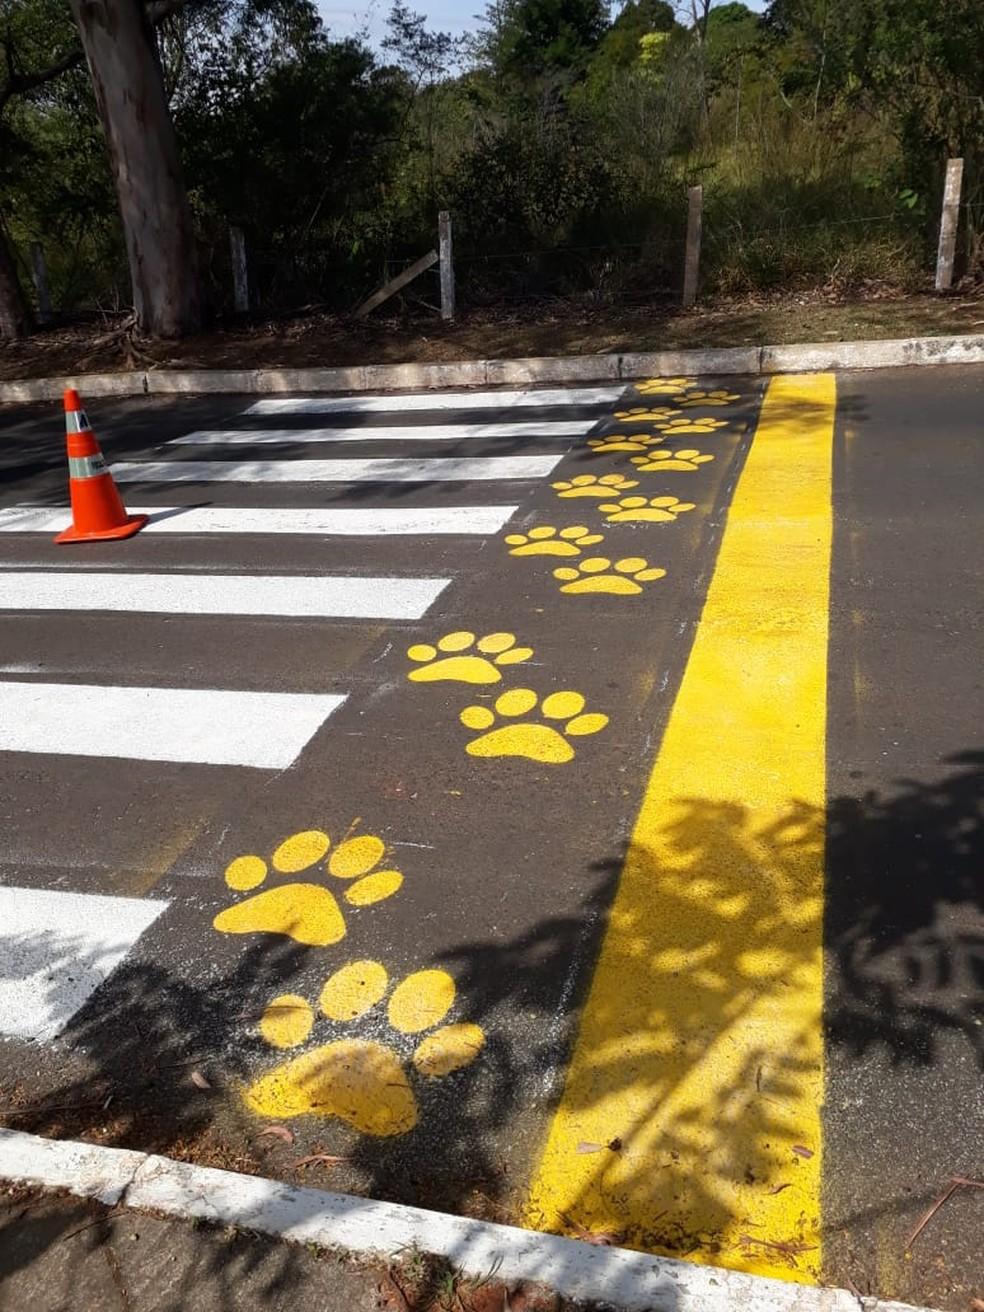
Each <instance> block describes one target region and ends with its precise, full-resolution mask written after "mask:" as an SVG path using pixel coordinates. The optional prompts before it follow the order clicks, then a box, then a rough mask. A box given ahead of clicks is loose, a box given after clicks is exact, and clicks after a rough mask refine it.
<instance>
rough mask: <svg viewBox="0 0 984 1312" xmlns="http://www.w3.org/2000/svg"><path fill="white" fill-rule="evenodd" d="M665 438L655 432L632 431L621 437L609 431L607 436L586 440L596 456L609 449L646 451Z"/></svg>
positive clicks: (605, 453)
mask: <svg viewBox="0 0 984 1312" xmlns="http://www.w3.org/2000/svg"><path fill="white" fill-rule="evenodd" d="M665 441H666V438H665V437H664V436H663V435H662V434H659V435H658V436H657V435H656V434H655V433H652V434H650V433H633V434H632V435H631V436H628V435H626V436H625V437H623V436H622V435H621V434H619V433H609V435H608V436H607V437H592V438H590V439H589V441H588V446H589V447H591V449H592V451H594V453H595V455H596V456H603V455H607V453H608V452H609V451H646V450H648V449H649V447H651V446H656V445H658V443H660V442H665Z"/></svg>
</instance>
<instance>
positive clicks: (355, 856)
mask: <svg viewBox="0 0 984 1312" xmlns="http://www.w3.org/2000/svg"><path fill="white" fill-rule="evenodd" d="M330 847H331V839H330V838H329V837H328V835H327V834H326V833H324V831H323V830H321V829H305V830H302V831H301V832H300V833H297V834H291V836H290V837H289V838H285V839H284V841H283V842H282V843H281V844H280V846H279V847H278V848H277V850H276V851H275V852H274V854H273V856H272V857H271V858H270V865H271V866H272V867H273V869H274V870H275V871H276V872H277V873H278V874H281V875H296V874H299V873H300V872H301V871H302V870H310V869H311V868H312V867H313V866H317V865H319V863H320V862H322V861H323V860H324V858H325V857H326V856H327V855H328V850H329V848H330ZM385 851H386V844H385V843H384V842H383V840H382V839H381V838H377V837H376V836H375V835H374V834H361V835H359V836H357V837H355V838H347V839H345V840H344V841H343V842H341V843H339V845H338V846H337V847H336V848H335V850H334V851H333V852H332V854H331V856H330V857H328V861H327V862H326V868H327V871H328V874H329V875H331V876H332V877H333V878H335V879H339V880H345V881H352V882H349V883H348V887H347V888H346V889H345V892H344V893H343V894H342V896H343V897H344V899H345V901H346V902H348V903H349V905H350V906H354V907H365V906H370V905H371V904H372V903H373V902H382V901H383V900H384V899H385V898H388V897H392V896H393V894H394V893H395V892H397V890H398V889H399V888H400V885H401V884H402V883H403V875H402V874H401V873H400V871H399V870H377V869H375V868H374V867H376V866H378V865H379V863H380V861H381V860H382V858H383V855H384V853H385ZM268 873H269V868H268V866H267V863H266V862H265V861H264V860H263V858H262V857H259V856H237V857H236V859H235V860H234V861H232V862H230V863H229V865H228V866H227V867H226V871H225V882H226V883H227V884H228V886H229V887H230V888H232V889H235V890H236V892H244V891H246V890H248V889H252V888H258V887H259V885H260V884H262V883H264V882H265V880H266V878H267V875H268ZM319 876H320V871H319ZM212 924H213V926H214V927H215V928H216V929H217V930H218V931H219V932H220V933H221V934H283V935H285V936H286V937H287V938H292V939H293V940H294V942H295V943H303V944H305V945H306V946H307V947H316V948H324V947H328V946H329V945H330V944H332V943H338V942H339V941H340V940H341V939H343V938H344V937H345V918H344V916H343V915H342V911H341V908H340V907H339V905H338V901H337V900H336V898H335V894H334V893H333V892H332V891H331V890H330V889H328V888H325V886H324V885H323V884H320V883H319V884H313V883H308V882H305V883H290V884H277V885H276V886H275V887H273V888H267V889H264V891H263V892H262V893H256V894H255V895H254V896H253V897H248V898H246V899H245V900H244V901H242V902H236V903H235V904H234V905H233V906H231V907H226V909H225V910H224V911H220V912H219V914H218V915H217V916H216V917H215V919H214V920H213V921H212Z"/></svg>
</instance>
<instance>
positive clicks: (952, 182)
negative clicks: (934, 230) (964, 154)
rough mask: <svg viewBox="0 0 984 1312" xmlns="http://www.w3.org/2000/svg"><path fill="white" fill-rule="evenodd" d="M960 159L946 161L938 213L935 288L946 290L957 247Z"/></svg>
mask: <svg viewBox="0 0 984 1312" xmlns="http://www.w3.org/2000/svg"><path fill="white" fill-rule="evenodd" d="M963 165H964V162H963V160H962V159H948V160H947V162H946V185H945V186H944V188H943V213H942V214H941V215H940V245H939V250H938V251H937V255H936V290H937V291H938V292H947V291H949V290H950V288H951V286H952V285H953V257H954V254H955V253H956V249H957V220H958V218H959V217H960V186H961V183H962V182H963Z"/></svg>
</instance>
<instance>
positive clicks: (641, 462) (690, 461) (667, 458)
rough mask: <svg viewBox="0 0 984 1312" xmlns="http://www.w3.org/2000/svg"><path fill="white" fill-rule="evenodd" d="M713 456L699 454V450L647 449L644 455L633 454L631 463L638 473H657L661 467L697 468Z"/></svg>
mask: <svg viewBox="0 0 984 1312" xmlns="http://www.w3.org/2000/svg"><path fill="white" fill-rule="evenodd" d="M713 459H714V457H713V456H705V455H701V453H700V452H699V451H691V450H689V449H688V450H685V451H649V452H648V453H647V454H646V455H644V456H633V457H632V463H633V464H634V465H635V466H636V467H637V469H638V471H639V473H640V474H652V473H658V472H659V471H660V470H661V469H676V470H697V469H699V468H700V466H701V465H706V464H707V462H708V461H709V460H713Z"/></svg>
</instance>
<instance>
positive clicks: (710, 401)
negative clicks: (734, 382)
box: [678, 387, 741, 406]
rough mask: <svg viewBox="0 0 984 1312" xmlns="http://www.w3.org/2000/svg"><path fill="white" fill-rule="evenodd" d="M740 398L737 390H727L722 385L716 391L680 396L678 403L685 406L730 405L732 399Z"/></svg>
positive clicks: (689, 393) (738, 399)
mask: <svg viewBox="0 0 984 1312" xmlns="http://www.w3.org/2000/svg"><path fill="white" fill-rule="evenodd" d="M740 400H741V397H740V396H739V395H738V393H737V392H726V391H725V390H724V388H723V387H721V388H718V389H717V390H716V391H714V392H688V393H687V395H686V396H682V397H680V399H679V401H678V404H679V405H685V406H693V405H730V404H731V403H732V401H740Z"/></svg>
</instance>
